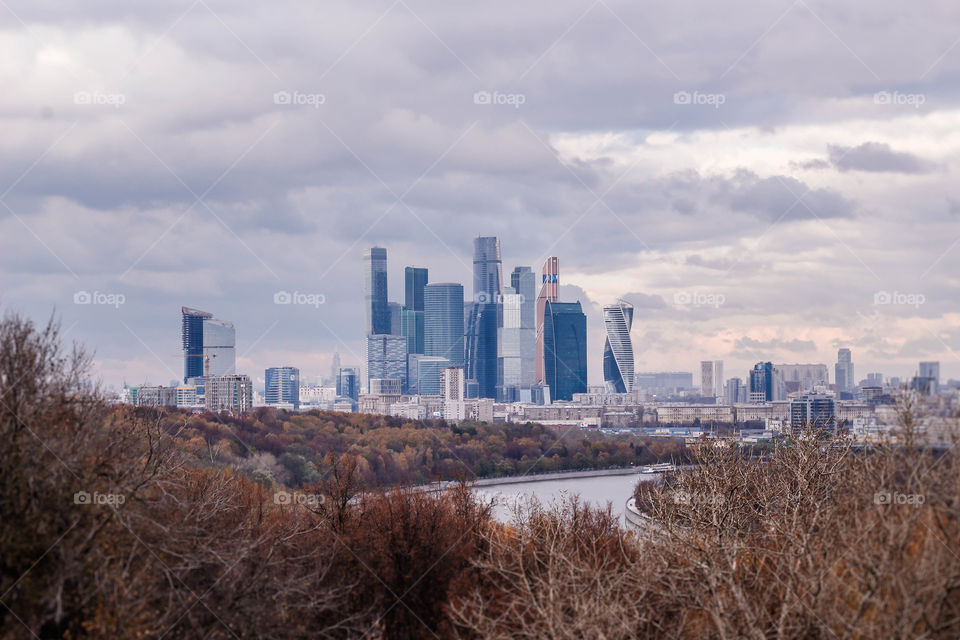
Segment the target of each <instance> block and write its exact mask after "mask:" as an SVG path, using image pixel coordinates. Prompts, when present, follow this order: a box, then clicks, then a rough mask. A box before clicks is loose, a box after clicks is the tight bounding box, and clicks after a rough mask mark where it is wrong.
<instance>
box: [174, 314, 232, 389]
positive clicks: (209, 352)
mask: <svg viewBox="0 0 960 640" xmlns="http://www.w3.org/2000/svg"><path fill="white" fill-rule="evenodd" d="M180 312H181V339H182V342H183V381H184V382H186V381H187V380H188V379H189V378H196V377H200V376H204V375H212V376H223V375H232V374H234V373H236V366H237V355H236V343H237V333H236V329H235V328H234V326H233V323H230V322H226V321H224V320H218V319H216V318H214V317H213V314H212V313H208V312H206V311H199V310H197V309H191V308H190V307H181V309H180Z"/></svg>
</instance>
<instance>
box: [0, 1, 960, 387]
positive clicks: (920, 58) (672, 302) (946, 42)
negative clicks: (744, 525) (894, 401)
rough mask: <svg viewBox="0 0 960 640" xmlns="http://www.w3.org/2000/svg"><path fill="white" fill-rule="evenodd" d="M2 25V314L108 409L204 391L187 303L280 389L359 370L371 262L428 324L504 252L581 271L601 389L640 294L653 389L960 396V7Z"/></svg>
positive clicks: (24, 4) (236, 17) (669, 7)
mask: <svg viewBox="0 0 960 640" xmlns="http://www.w3.org/2000/svg"><path fill="white" fill-rule="evenodd" d="M0 14H2V16H3V18H2V20H0V74H2V77H0V80H2V84H3V87H4V90H3V92H2V96H0V118H2V126H3V133H4V135H3V136H2V137H0V167H2V168H3V170H2V172H0V193H2V198H0V202H2V206H0V305H2V307H3V308H5V309H8V310H16V311H20V312H23V313H26V314H28V315H30V316H32V317H35V318H37V319H43V318H46V317H48V316H49V314H50V313H51V312H54V311H55V312H56V314H58V315H59V316H60V318H61V320H62V323H63V326H64V329H66V330H67V335H68V337H69V338H70V339H74V340H77V341H80V342H83V343H85V344H86V345H88V346H89V347H91V348H93V349H95V351H96V366H97V368H98V375H99V376H100V377H101V378H102V380H103V382H104V383H105V384H107V385H111V384H113V385H119V384H120V383H121V382H123V381H124V380H125V381H127V382H128V383H131V384H133V383H141V382H145V381H149V382H152V383H154V384H158V383H164V384H165V383H167V382H169V381H170V380H172V379H176V378H178V377H179V376H180V375H182V364H181V359H180V358H179V357H178V354H179V352H180V344H179V328H180V327H179V323H180V316H179V313H180V306H181V305H188V306H193V307H198V308H201V309H204V310H208V311H211V312H213V313H214V314H215V315H217V316H218V317H221V318H224V319H228V320H232V321H234V322H235V324H236V325H237V333H238V368H239V369H240V370H241V372H245V373H249V374H251V376H252V377H254V378H255V379H261V380H262V377H263V369H264V367H266V366H273V365H283V364H292V365H295V366H299V367H300V368H301V370H302V372H303V375H304V376H306V377H313V376H316V375H318V374H323V375H325V374H327V373H328V372H329V367H330V361H331V357H332V353H333V352H334V351H335V350H336V351H339V352H340V354H341V357H342V359H343V362H344V364H345V365H346V364H358V363H359V360H360V357H359V354H360V344H361V333H360V331H361V326H362V311H361V294H360V267H361V256H362V252H363V249H364V248H366V247H369V246H373V245H380V246H385V247H387V249H388V258H389V266H390V283H389V286H390V297H391V298H392V299H394V300H402V286H403V285H402V272H403V267H404V266H405V265H418V266H425V267H428V268H429V269H430V278H431V280H433V281H460V282H464V283H466V284H467V285H468V287H469V283H470V282H471V276H470V268H471V261H472V260H471V246H472V238H473V237H475V236H477V235H498V236H500V238H501V241H502V246H503V257H504V270H505V272H509V271H510V270H512V268H513V267H514V266H516V265H532V266H533V267H534V269H535V270H537V271H539V268H540V265H541V264H542V262H543V259H544V258H545V257H546V256H548V255H557V256H559V258H560V270H561V282H562V283H563V287H562V288H561V294H562V297H563V299H565V300H574V299H579V300H580V301H581V302H582V303H584V304H585V306H586V307H587V308H588V324H589V326H590V331H591V333H590V361H589V364H590V382H591V383H599V382H600V381H601V370H600V360H601V351H602V345H603V334H602V327H601V321H600V315H599V309H600V306H601V305H602V304H604V303H608V302H612V301H613V300H615V299H616V298H617V297H624V298H625V299H627V300H629V301H631V302H633V303H634V304H635V305H636V308H637V309H636V314H635V321H634V327H633V339H634V344H635V348H636V352H637V361H638V365H637V369H638V370H641V371H643V370H687V371H696V370H697V368H698V363H699V361H700V360H702V359H723V360H724V361H725V363H726V365H725V373H726V375H727V377H732V376H735V375H736V376H741V377H742V376H744V375H745V373H746V369H747V368H748V367H749V366H750V365H752V364H753V363H754V362H756V361H758V360H760V359H763V360H773V361H775V362H824V363H828V364H831V365H832V363H833V362H835V360H836V350H837V348H838V347H842V346H847V347H850V348H852V349H853V353H854V361H855V363H856V367H857V371H856V373H857V377H858V378H862V377H864V376H865V375H866V373H868V372H872V371H880V372H883V373H885V374H886V375H888V376H889V375H900V376H906V375H910V374H912V373H913V372H914V371H915V369H916V367H917V364H916V363H917V361H919V360H927V359H929V360H940V361H941V363H942V365H941V366H942V373H943V377H944V379H946V378H948V377H960V356H958V354H960V308H958V295H957V294H958V273H960V246H958V245H960V186H957V184H958V183H957V172H958V170H960V165H958V161H960V5H958V4H957V3H955V2H948V1H945V0H944V1H936V0H933V1H931V2H927V3H923V4H922V5H918V4H915V3H904V2H901V1H896V2H895V1H887V0H879V1H873V2H866V1H865V0H863V1H861V2H857V3H835V2H827V1H826V0H817V1H808V2H802V1H797V2H790V1H788V0H783V1H779V0H778V1H775V2H770V1H769V0H767V1H760V0H756V1H753V2H746V1H741V0H734V2H729V3H715V2H705V1H703V0H693V1H689V2H675V3H662V2H656V3H651V2H642V3H637V2H628V1H626V0H576V1H572V0H555V1H554V2H550V3H546V2H539V3H516V2H502V1H498V0H494V1H493V2H485V3H475V2H471V3H466V2H459V1H456V0H454V1H451V0H445V1H442V2H441V1H438V0H371V1H366V0H361V1H352V2H329V3H303V2H285V1H283V0H278V1H277V2H269V3H263V2H257V3H253V2H246V1H237V0H233V1H229V2H228V1H226V0H196V1H194V2H191V1H189V0H188V1H183V2H180V1H170V2H164V3H151V4H149V5H144V4H142V3H129V2H120V1H113V0H89V1H87V2H83V3H80V2H75V3H66V4H65V3H61V2H52V1H47V0H29V1H21V0H4V1H3V2H0ZM279 291H289V292H294V291H296V292H298V293H301V294H307V295H315V296H317V297H316V298H313V300H321V299H322V300H323V301H324V303H323V304H320V305H309V304H298V305H297V304H295V305H277V304H274V295H275V294H276V293H277V292H279ZM78 292H88V293H90V294H91V295H92V294H94V293H96V294H97V295H95V296H94V295H92V304H76V303H75V296H77V294H78ZM301 299H304V300H309V299H310V298H301ZM80 300H81V301H82V298H81V299H80ZM121 302H122V304H121ZM831 378H832V367H831Z"/></svg>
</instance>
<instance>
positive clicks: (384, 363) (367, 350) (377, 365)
mask: <svg viewBox="0 0 960 640" xmlns="http://www.w3.org/2000/svg"><path fill="white" fill-rule="evenodd" d="M364 359H365V360H366V363H367V388H368V389H369V388H370V380H371V379H373V378H397V379H398V380H402V381H404V382H405V381H406V379H407V339H406V338H404V337H403V336H395V335H390V334H386V335H369V336H367V339H366V340H365V341H364Z"/></svg>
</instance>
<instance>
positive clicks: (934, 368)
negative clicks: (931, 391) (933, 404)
mask: <svg viewBox="0 0 960 640" xmlns="http://www.w3.org/2000/svg"><path fill="white" fill-rule="evenodd" d="M919 375H920V377H921V378H933V379H934V380H936V381H937V383H938V384H939V382H940V363H939V362H921V363H920V371H919Z"/></svg>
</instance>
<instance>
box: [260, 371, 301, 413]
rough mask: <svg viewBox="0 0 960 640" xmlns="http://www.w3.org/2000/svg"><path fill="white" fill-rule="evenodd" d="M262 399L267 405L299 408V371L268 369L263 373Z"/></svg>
mask: <svg viewBox="0 0 960 640" xmlns="http://www.w3.org/2000/svg"><path fill="white" fill-rule="evenodd" d="M263 379H264V383H265V384H264V394H263V399H264V401H265V402H266V403H267V404H292V405H293V407H294V408H295V409H297V408H299V407H300V369H297V368H296V367H270V368H269V369H267V370H266V371H264V376H263Z"/></svg>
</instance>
